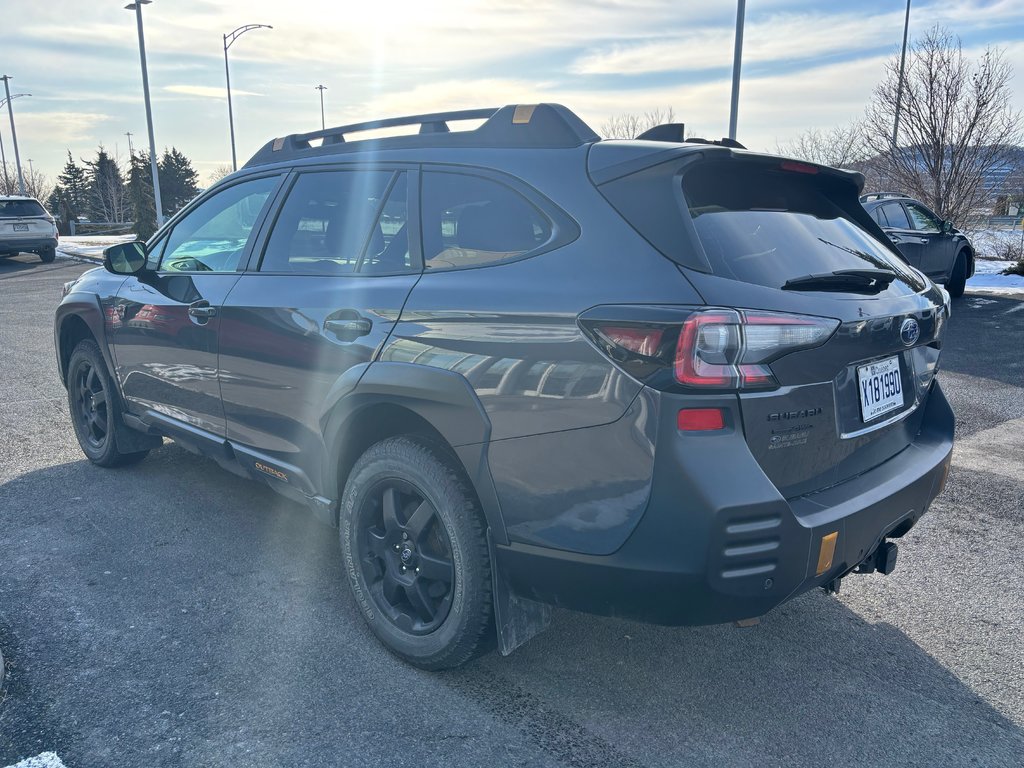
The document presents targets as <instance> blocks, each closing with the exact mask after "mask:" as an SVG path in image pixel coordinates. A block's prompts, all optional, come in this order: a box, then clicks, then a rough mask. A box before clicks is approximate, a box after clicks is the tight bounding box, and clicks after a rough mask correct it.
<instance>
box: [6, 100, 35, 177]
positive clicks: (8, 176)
mask: <svg viewBox="0 0 1024 768" xmlns="http://www.w3.org/2000/svg"><path fill="white" fill-rule="evenodd" d="M31 95H32V94H31V93H15V94H14V95H13V96H11V97H10V98H7V99H0V109H2V108H3V106H4V104H6V103H7V102H9V101H10V100H11V99H17V98H19V97H21V96H31ZM0 164H2V165H3V167H4V191H5V192H6V191H7V190H9V189H10V188H11V178H10V176H8V175H7V155H5V154H4V139H3V135H0Z"/></svg>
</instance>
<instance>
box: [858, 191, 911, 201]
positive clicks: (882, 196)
mask: <svg viewBox="0 0 1024 768" xmlns="http://www.w3.org/2000/svg"><path fill="white" fill-rule="evenodd" d="M890 197H908V195H905V194H903V193H902V192H872V193H870V194H867V195H861V196H860V201H861V202H862V203H868V202H870V201H872V200H886V199H888V198H890Z"/></svg>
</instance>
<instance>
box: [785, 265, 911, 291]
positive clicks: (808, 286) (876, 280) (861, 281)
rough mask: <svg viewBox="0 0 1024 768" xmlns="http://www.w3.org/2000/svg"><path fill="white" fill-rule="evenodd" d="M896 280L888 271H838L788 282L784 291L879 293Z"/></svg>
mask: <svg viewBox="0 0 1024 768" xmlns="http://www.w3.org/2000/svg"><path fill="white" fill-rule="evenodd" d="M895 279H896V273H895V272H893V271H891V270H888V269H837V270H836V271H835V272H821V273H819V274H816V275H804V276H803V277H794V278H792V279H791V280H787V281H786V282H785V284H784V285H783V286H782V290H784V291H849V290H854V291H865V292H878V291H881V290H882V289H883V288H885V287H886V286H887V285H889V283H891V282H892V281H893V280H895Z"/></svg>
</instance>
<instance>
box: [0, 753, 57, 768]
mask: <svg viewBox="0 0 1024 768" xmlns="http://www.w3.org/2000/svg"><path fill="white" fill-rule="evenodd" d="M7 768H67V766H66V765H64V763H63V762H61V759H60V758H59V757H57V753H56V752H43V753H42V754H39V755H36V756H35V757H27V758H25V759H24V760H22V761H21V762H20V763H14V764H13V765H8V766H7Z"/></svg>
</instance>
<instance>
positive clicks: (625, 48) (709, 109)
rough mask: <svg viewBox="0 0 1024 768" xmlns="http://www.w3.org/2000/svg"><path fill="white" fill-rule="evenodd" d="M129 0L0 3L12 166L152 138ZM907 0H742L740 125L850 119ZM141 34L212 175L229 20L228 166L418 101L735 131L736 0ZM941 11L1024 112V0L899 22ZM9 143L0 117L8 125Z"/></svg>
mask: <svg viewBox="0 0 1024 768" xmlns="http://www.w3.org/2000/svg"><path fill="white" fill-rule="evenodd" d="M126 2H127V0H45V2H43V1H40V2H36V1H35V0H0V10H2V17H3V18H4V25H3V29H2V30H0V69H2V70H3V72H0V74H3V73H6V74H9V75H12V76H13V77H14V79H13V80H12V81H11V88H12V92H29V93H31V94H33V95H32V97H31V98H21V99H17V100H16V101H15V102H14V107H15V117H16V120H17V128H18V138H19V143H20V147H21V157H22V160H23V162H26V159H27V158H31V159H32V160H33V163H34V165H35V168H36V169H37V170H42V171H44V172H45V173H47V174H50V175H51V176H52V175H53V174H55V173H57V172H58V171H59V170H60V168H61V166H62V165H63V162H64V158H65V157H66V153H67V150H69V149H70V150H71V153H72V155H73V156H75V157H76V158H81V157H91V156H93V155H94V154H95V150H96V147H97V146H99V145H100V144H102V145H104V146H106V147H107V148H108V149H109V150H112V151H116V152H118V153H120V154H121V155H122V156H124V155H127V142H128V139H127V137H126V136H125V133H126V132H128V131H130V132H131V133H132V134H133V137H132V141H133V143H134V144H135V145H136V146H140V145H143V144H144V143H145V141H146V139H145V134H146V121H145V112H144V108H143V102H142V96H141V94H142V87H141V75H140V68H139V55H138V41H137V37H136V30H135V18H134V13H133V12H130V11H127V10H124V9H123V6H124V5H125V4H126ZM904 9H905V4H904V2H903V0H861V1H860V2H858V3H850V2H834V1H832V0H829V1H826V0H818V1H817V2H809V1H807V0H749V2H748V3H747V24H746V34H745V47H744V63H743V84H742V88H741V94H740V99H741V100H740V115H739V130H738V138H739V139H740V140H741V141H743V142H744V143H746V144H747V145H748V146H749V147H751V148H753V149H768V148H772V147H774V146H775V144H776V142H785V141H787V140H789V139H792V138H793V137H795V136H796V135H797V134H799V133H801V132H802V131H803V130H805V129H806V128H809V127H817V128H828V127H831V126H833V125H837V124H840V123H844V122H847V121H849V120H851V119H853V118H856V117H857V116H859V115H860V114H861V113H862V112H863V109H864V105H865V103H866V101H867V99H868V97H869V95H870V93H871V89H872V87H873V86H874V85H875V84H876V83H877V81H878V80H879V78H880V77H881V72H882V66H883V63H884V62H885V61H886V59H887V58H888V57H890V56H892V55H893V54H894V53H895V52H896V51H897V50H898V48H899V44H900V40H901V35H902V24H903V13H904ZM144 20H145V26H146V47H147V53H148V58H149V77H150V87H151V91H152V96H153V112H154V122H155V131H156V143H157V147H158V151H160V150H161V149H162V148H163V147H165V146H176V147H178V149H180V150H182V151H183V152H184V153H185V154H186V155H188V156H189V157H190V158H192V160H193V162H194V164H195V165H196V167H197V169H198V170H199V172H200V176H201V179H203V180H205V179H206V177H207V176H208V174H209V173H210V172H211V171H213V170H214V169H215V168H216V167H217V166H222V165H225V164H228V163H229V162H230V157H231V155H230V144H229V140H228V121H227V104H226V100H225V96H224V59H223V48H222V37H221V36H222V34H223V33H225V32H230V31H231V30H232V29H234V28H236V27H238V26H240V25H242V24H248V23H261V24H270V25H273V27H274V29H272V30H265V29H260V30H255V31H252V32H249V33H248V34H246V35H245V36H244V37H242V38H240V39H239V40H238V41H237V42H236V43H235V44H234V46H233V47H232V48H231V51H230V57H231V77H232V86H233V94H234V107H235V127H236V138H237V143H238V155H239V163H240V164H241V163H243V162H244V161H245V159H246V158H248V157H249V156H250V155H251V154H252V153H253V152H254V151H255V150H256V149H257V148H258V147H259V146H260V145H262V144H263V143H264V142H265V141H266V140H267V139H269V138H272V137H275V136H280V135H283V134H286V133H292V132H297V131H307V130H313V129H316V128H319V123H320V106H319V97H318V94H317V91H316V90H315V89H314V86H315V85H317V84H318V83H323V84H324V85H326V86H327V87H328V90H327V91H326V92H325V100H326V107H327V121H328V124H331V123H333V124H335V125H340V124H343V123H346V122H353V121H356V120H363V119H371V118H376V117H385V116H393V115H401V114H414V113H417V112H426V111H435V110H445V109H465V108H470V107H480V106H498V105H501V104H506V103H532V102H537V101H557V102H560V103H563V104H565V105H567V106H569V107H570V108H572V109H573V110H575V111H576V112H577V113H579V114H580V115H581V116H582V117H583V118H584V119H585V120H587V121H588V122H589V123H590V124H591V125H592V126H593V127H594V128H595V129H597V130H598V131H600V127H601V125H602V123H603V122H604V121H605V120H607V119H608V118H609V117H610V116H612V115H615V114H620V113H630V112H632V113H638V112H641V113H642V112H644V111H646V110H650V109H654V108H663V109H664V108H665V107H669V106H671V107H672V108H673V109H674V110H675V114H676V117H677V119H679V120H682V121H684V122H685V123H686V124H687V127H688V128H690V129H692V130H694V131H695V132H696V133H697V134H698V135H703V136H709V137H719V136H722V135H724V134H726V133H727V128H728V119H729V114H728V113H729V88H730V77H731V65H732V46H733V29H734V23H735V3H734V2H731V1H729V0H674V1H673V2H669V1H668V0H631V1H628V2H627V1H626V0H621V1H620V0H589V2H585V3H584V2H580V1H579V0H519V1H518V2H509V0H500V1H495V0H476V1H475V2H470V1H469V0H447V1H444V2H442V1H440V0H435V1H434V2H430V1H429V0H426V1H425V0H378V1H376V2H364V3H352V2H341V1H340V0H290V2H282V1H281V0H154V2H153V3H152V4H151V5H148V6H146V7H145V10H144ZM935 23H940V24H944V25H946V26H948V27H950V28H951V29H952V30H953V31H955V32H957V33H958V34H959V35H960V37H961V39H962V41H963V44H964V47H965V49H967V50H968V51H969V52H972V53H973V52H978V51H980V50H982V49H983V48H984V47H985V46H986V45H989V44H994V45H997V46H999V47H1002V48H1004V49H1005V53H1006V57H1007V59H1008V60H1009V61H1010V62H1011V63H1012V64H1013V65H1014V66H1015V68H1016V71H1017V77H1016V79H1015V81H1014V90H1015V93H1014V99H1015V106H1016V107H1017V108H1019V109H1024V2H1021V0H1005V1H1004V0H946V1H945V2H942V1H940V0H915V2H914V4H913V6H912V10H911V26H910V34H911V37H913V36H914V35H915V34H919V33H921V32H923V31H924V30H925V29H926V28H927V27H929V26H931V25H932V24H935ZM0 136H2V137H3V141H4V145H5V148H6V149H7V153H8V156H9V157H8V159H11V158H10V155H12V154H13V153H12V152H11V147H10V128H9V125H8V123H7V122H6V115H4V120H3V121H2V122H0Z"/></svg>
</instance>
